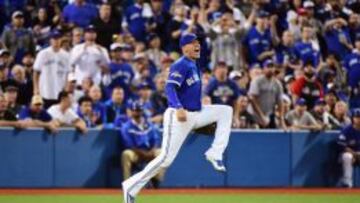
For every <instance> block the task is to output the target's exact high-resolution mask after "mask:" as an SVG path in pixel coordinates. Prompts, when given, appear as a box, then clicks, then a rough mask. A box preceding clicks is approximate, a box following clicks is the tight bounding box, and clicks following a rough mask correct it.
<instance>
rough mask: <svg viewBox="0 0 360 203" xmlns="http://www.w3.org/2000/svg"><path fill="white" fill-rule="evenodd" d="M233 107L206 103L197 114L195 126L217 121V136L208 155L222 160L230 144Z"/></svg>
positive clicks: (198, 126) (207, 152)
mask: <svg viewBox="0 0 360 203" xmlns="http://www.w3.org/2000/svg"><path fill="white" fill-rule="evenodd" d="M232 115H233V109H232V107H230V106H227V105H204V106H203V109H202V110H201V112H200V113H198V114H197V116H196V123H195V127H196V128H200V127H203V126H206V125H208V124H211V123H214V122H216V124H217V127H216V130H215V138H214V141H213V143H212V145H211V147H210V149H209V150H207V151H206V153H205V155H206V157H210V158H212V159H215V160H220V161H221V160H222V158H223V153H224V151H225V149H226V147H227V145H228V142H229V137H230V132H231V123H232Z"/></svg>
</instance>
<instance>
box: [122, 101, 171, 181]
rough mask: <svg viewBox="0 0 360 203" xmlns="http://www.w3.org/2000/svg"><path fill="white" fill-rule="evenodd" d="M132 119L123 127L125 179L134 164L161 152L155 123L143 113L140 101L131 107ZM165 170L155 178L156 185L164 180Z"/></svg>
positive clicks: (147, 160)
mask: <svg viewBox="0 0 360 203" xmlns="http://www.w3.org/2000/svg"><path fill="white" fill-rule="evenodd" d="M130 109H131V113H130V119H129V121H127V122H126V123H125V124H124V125H123V126H122V128H121V137H122V140H123V143H124V147H125V150H124V151H123V152H122V154H121V164H122V171H123V179H124V180H126V179H127V178H129V177H130V176H131V172H132V169H133V166H134V165H136V164H141V163H143V162H149V161H151V160H152V159H154V158H155V157H156V156H158V155H159V154H160V148H159V147H160V138H159V134H158V131H156V129H155V128H154V125H153V124H152V123H151V122H149V121H148V120H147V119H146V118H145V116H144V114H143V111H142V109H143V106H142V104H141V103H140V102H138V101H136V102H134V103H133V104H132V105H131V107H130ZM163 175H164V172H160V173H159V174H158V175H157V176H155V177H154V178H153V181H152V182H153V184H154V187H157V186H158V185H159V183H160V181H161V180H162V177H163Z"/></svg>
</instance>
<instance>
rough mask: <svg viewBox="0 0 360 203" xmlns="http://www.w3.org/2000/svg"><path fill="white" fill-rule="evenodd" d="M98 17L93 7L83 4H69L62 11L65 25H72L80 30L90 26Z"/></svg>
mask: <svg viewBox="0 0 360 203" xmlns="http://www.w3.org/2000/svg"><path fill="white" fill-rule="evenodd" d="M97 15H98V10H97V8H96V6H95V5H93V4H90V3H85V4H84V5H82V6H77V5H75V4H69V5H67V6H65V8H64V10H63V17H64V20H65V22H66V23H74V24H75V25H77V26H80V27H82V28H85V27H87V26H88V25H90V23H91V21H92V20H93V19H95V18H96V17H97Z"/></svg>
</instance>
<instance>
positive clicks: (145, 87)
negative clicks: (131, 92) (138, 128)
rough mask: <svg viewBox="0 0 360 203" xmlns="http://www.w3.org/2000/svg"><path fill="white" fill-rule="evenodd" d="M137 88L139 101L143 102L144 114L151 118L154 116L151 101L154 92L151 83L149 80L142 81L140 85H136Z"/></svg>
mask: <svg viewBox="0 0 360 203" xmlns="http://www.w3.org/2000/svg"><path fill="white" fill-rule="evenodd" d="M136 89H137V95H136V96H137V97H138V98H137V99H136V100H137V101H139V102H141V104H142V106H143V113H144V115H145V116H146V117H147V118H149V119H151V118H152V116H153V109H152V106H151V101H150V97H151V94H152V92H153V90H152V87H151V85H150V84H149V83H147V82H142V83H140V84H138V86H137V87H136Z"/></svg>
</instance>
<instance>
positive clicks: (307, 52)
mask: <svg viewBox="0 0 360 203" xmlns="http://www.w3.org/2000/svg"><path fill="white" fill-rule="evenodd" d="M313 36H314V29H313V28H312V27H311V26H310V25H304V26H303V27H301V41H299V42H297V43H295V53H296V56H297V57H298V58H299V59H300V61H301V62H302V65H304V64H305V63H307V62H311V63H312V65H313V66H315V67H316V66H317V65H318V64H319V62H320V53H319V52H318V51H316V50H315V49H314V48H313V44H312V41H311V40H312V39H313Z"/></svg>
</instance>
